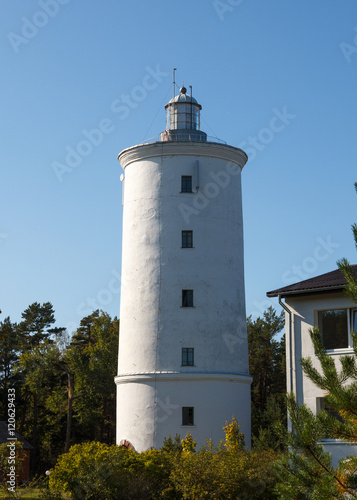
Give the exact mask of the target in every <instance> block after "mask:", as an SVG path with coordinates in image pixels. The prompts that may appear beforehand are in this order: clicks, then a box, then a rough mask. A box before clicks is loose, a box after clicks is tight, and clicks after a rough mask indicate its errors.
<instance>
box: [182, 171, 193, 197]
mask: <svg viewBox="0 0 357 500" xmlns="http://www.w3.org/2000/svg"><path fill="white" fill-rule="evenodd" d="M181 193H192V175H182V176H181Z"/></svg>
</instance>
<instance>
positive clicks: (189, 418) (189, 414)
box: [182, 406, 194, 425]
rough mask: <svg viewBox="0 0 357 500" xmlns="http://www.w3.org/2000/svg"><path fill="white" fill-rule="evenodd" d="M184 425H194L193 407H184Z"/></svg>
mask: <svg viewBox="0 0 357 500" xmlns="http://www.w3.org/2000/svg"><path fill="white" fill-rule="evenodd" d="M182 425H194V423H193V407H192V406H183V407H182Z"/></svg>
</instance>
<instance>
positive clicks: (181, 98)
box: [165, 92, 202, 109]
mask: <svg viewBox="0 0 357 500" xmlns="http://www.w3.org/2000/svg"><path fill="white" fill-rule="evenodd" d="M176 103H187V104H195V105H196V106H198V107H199V108H200V109H202V106H201V105H200V104H198V102H197V101H196V99H195V98H194V97H192V96H190V95H189V94H186V92H185V93H182V92H181V94H177V95H175V97H173V98H172V99H171V100H170V101H169V102H168V103H167V104H166V106H165V108H167V106H170V104H176Z"/></svg>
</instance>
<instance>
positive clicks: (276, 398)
mask: <svg viewBox="0 0 357 500" xmlns="http://www.w3.org/2000/svg"><path fill="white" fill-rule="evenodd" d="M283 324H284V314H283V312H282V313H281V314H280V315H277V314H276V311H275V310H274V309H273V308H272V307H269V308H268V309H267V310H266V311H265V312H264V314H263V318H260V317H259V318H257V319H256V320H255V321H253V320H252V318H251V316H249V317H248V319H247V331H248V344H249V371H250V374H251V375H252V377H253V383H252V386H251V400H252V442H253V448H254V449H257V450H258V449H259V450H261V449H269V448H272V449H278V448H279V446H280V442H279V439H278V437H277V435H276V432H275V430H274V423H275V421H276V420H282V421H285V419H286V407H285V393H286V382H285V380H286V372H285V337H284V336H283V337H282V338H281V339H280V340H277V339H276V337H277V335H278V334H279V332H280V331H281V330H282V328H283Z"/></svg>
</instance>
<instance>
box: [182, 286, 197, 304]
mask: <svg viewBox="0 0 357 500" xmlns="http://www.w3.org/2000/svg"><path fill="white" fill-rule="evenodd" d="M188 292H191V293H188ZM181 298H182V301H181V307H184V308H191V307H194V305H193V304H194V302H193V290H188V289H184V290H182V296H181Z"/></svg>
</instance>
